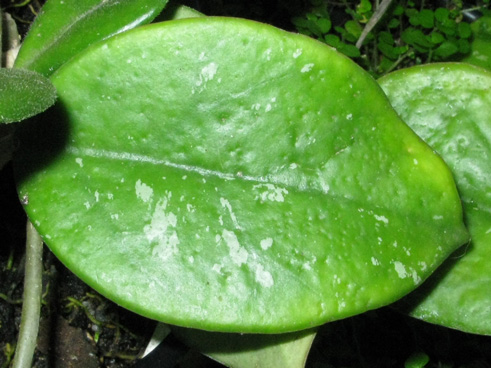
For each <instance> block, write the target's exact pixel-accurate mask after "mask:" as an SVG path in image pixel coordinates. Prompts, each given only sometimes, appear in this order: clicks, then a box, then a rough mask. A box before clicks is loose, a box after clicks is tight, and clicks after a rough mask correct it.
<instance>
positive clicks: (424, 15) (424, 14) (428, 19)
mask: <svg viewBox="0 0 491 368" xmlns="http://www.w3.org/2000/svg"><path fill="white" fill-rule="evenodd" d="M419 21H420V24H421V27H423V28H427V29H432V28H433V27H434V26H435V16H434V13H433V11H432V10H430V9H422V10H421V11H420V12H419Z"/></svg>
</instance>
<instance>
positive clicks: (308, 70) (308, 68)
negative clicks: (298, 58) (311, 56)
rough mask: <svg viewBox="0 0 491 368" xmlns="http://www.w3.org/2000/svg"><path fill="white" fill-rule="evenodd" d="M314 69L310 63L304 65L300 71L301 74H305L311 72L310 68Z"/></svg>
mask: <svg viewBox="0 0 491 368" xmlns="http://www.w3.org/2000/svg"><path fill="white" fill-rule="evenodd" d="M313 67H314V64H313V63H310V64H305V65H304V66H303V68H302V70H300V72H301V73H307V72H310V71H311V70H312V68H313Z"/></svg>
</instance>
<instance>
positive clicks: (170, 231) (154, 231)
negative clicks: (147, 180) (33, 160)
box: [143, 193, 179, 261]
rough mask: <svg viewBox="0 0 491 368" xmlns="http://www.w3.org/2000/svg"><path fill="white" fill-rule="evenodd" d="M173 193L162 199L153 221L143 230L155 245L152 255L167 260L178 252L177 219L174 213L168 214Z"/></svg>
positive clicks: (156, 208) (156, 207)
mask: <svg viewBox="0 0 491 368" xmlns="http://www.w3.org/2000/svg"><path fill="white" fill-rule="evenodd" d="M170 198H171V193H169V194H168V195H167V197H164V198H163V199H161V200H160V201H159V202H158V203H157V205H156V206H155V210H154V212H153V215H152V220H151V222H150V224H149V225H146V226H145V227H144V228H143V231H144V233H145V236H146V237H147V240H148V241H149V242H150V243H152V244H154V243H156V244H154V248H153V250H152V255H153V256H157V257H159V258H160V259H162V260H164V261H165V260H167V259H168V258H169V257H171V256H172V255H174V254H176V253H177V252H178V248H177V245H178V244H179V238H178V236H177V232H176V229H175V228H176V225H177V217H176V215H174V214H173V213H172V212H166V211H165V210H166V209H167V204H168V202H169V200H170Z"/></svg>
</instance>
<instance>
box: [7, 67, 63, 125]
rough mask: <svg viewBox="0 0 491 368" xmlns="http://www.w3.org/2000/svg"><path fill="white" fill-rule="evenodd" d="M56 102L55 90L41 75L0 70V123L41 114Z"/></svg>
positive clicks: (20, 70) (22, 71)
mask: <svg viewBox="0 0 491 368" xmlns="http://www.w3.org/2000/svg"><path fill="white" fill-rule="evenodd" d="M55 100H56V90H55V88H54V86H53V84H51V82H50V80H49V79H47V78H45V77H43V76H42V75H41V74H38V73H35V72H31V71H29V70H22V69H6V68H0V123H12V122H16V121H21V120H24V119H27V118H28V117H31V116H33V115H36V114H39V113H40V112H43V111H44V110H46V109H47V108H48V107H50V106H51V105H53V104H54V103H55Z"/></svg>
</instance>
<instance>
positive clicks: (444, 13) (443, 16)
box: [435, 8, 450, 23]
mask: <svg viewBox="0 0 491 368" xmlns="http://www.w3.org/2000/svg"><path fill="white" fill-rule="evenodd" d="M449 16H450V11H449V10H448V9H447V8H438V9H436V10H435V19H436V20H437V21H438V22H440V23H442V22H445V21H447V20H448V17H449Z"/></svg>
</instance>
